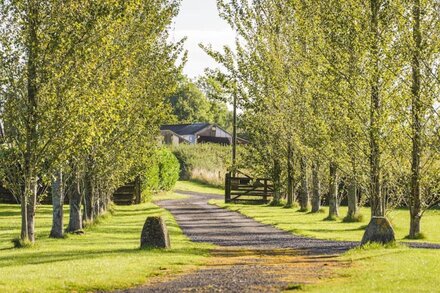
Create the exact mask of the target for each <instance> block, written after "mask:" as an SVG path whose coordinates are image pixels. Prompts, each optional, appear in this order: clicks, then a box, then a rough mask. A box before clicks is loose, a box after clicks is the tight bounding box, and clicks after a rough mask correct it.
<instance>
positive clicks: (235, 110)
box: [232, 92, 237, 177]
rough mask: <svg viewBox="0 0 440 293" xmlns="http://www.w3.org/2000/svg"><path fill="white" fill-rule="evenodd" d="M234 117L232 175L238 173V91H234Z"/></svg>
mask: <svg viewBox="0 0 440 293" xmlns="http://www.w3.org/2000/svg"><path fill="white" fill-rule="evenodd" d="M233 115H234V118H233V122H232V127H233V130H232V176H233V177H235V175H236V167H235V164H236V159H237V93H235V92H234V114H233Z"/></svg>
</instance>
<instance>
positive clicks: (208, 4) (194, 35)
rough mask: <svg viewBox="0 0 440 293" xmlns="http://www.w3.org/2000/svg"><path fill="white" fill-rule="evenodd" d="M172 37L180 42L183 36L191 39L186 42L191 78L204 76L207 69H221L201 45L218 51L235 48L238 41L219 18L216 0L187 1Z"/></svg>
mask: <svg viewBox="0 0 440 293" xmlns="http://www.w3.org/2000/svg"><path fill="white" fill-rule="evenodd" d="M172 36H173V37H174V39H175V40H176V41H177V40H179V39H181V38H183V37H187V38H188V39H187V40H186V42H185V48H186V49H187V50H188V62H187V63H186V66H185V69H184V73H185V74H186V75H188V76H189V77H191V78H193V77H197V76H199V75H202V74H203V71H204V69H205V68H206V67H209V68H215V67H218V65H217V64H216V63H215V62H214V61H213V60H212V59H211V57H209V56H208V55H207V54H206V53H205V52H203V50H202V49H200V48H199V43H203V44H211V45H212V46H213V48H214V49H217V50H219V49H221V48H222V47H223V46H224V45H229V46H233V44H234V42H235V33H234V32H233V31H232V29H231V28H230V27H229V25H228V24H227V23H226V22H225V21H224V20H223V19H221V18H220V16H219V15H218V12H217V5H216V0H183V1H182V6H181V8H180V13H179V15H178V16H177V18H176V19H175V22H174V32H173V33H172Z"/></svg>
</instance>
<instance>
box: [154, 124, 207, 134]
mask: <svg viewBox="0 0 440 293" xmlns="http://www.w3.org/2000/svg"><path fill="white" fill-rule="evenodd" d="M210 125H211V124H209V123H193V124H171V125H162V126H161V127H160V130H170V131H172V132H174V133H177V134H178V135H193V134H196V133H197V132H199V131H200V130H203V129H205V128H206V127H208V126H210Z"/></svg>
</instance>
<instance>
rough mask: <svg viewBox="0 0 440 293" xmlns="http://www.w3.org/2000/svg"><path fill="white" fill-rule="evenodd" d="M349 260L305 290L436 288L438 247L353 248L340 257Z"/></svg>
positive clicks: (439, 262) (439, 264) (401, 291)
mask: <svg viewBox="0 0 440 293" xmlns="http://www.w3.org/2000/svg"><path fill="white" fill-rule="evenodd" d="M340 259H341V260H343V261H347V262H349V263H351V265H350V266H349V267H347V268H343V269H339V270H336V271H335V276H334V277H333V278H332V279H328V280H324V281H322V282H320V283H318V284H316V285H310V286H306V287H305V288H304V289H305V291H309V292H347V293H348V292H350V293H352V292H399V293H405V292H408V293H412V292H438V290H439V289H438V276H439V275H440V250H430V249H409V248H406V247H401V246H397V247H392V248H383V247H380V246H377V247H367V248H366V249H363V248H356V249H353V250H351V251H349V252H348V253H346V254H345V255H343V256H341V257H340Z"/></svg>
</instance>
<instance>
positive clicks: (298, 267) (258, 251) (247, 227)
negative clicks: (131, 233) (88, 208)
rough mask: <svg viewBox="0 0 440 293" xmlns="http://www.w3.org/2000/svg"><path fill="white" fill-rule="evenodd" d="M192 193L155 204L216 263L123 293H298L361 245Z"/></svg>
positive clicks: (329, 272)
mask: <svg viewBox="0 0 440 293" xmlns="http://www.w3.org/2000/svg"><path fill="white" fill-rule="evenodd" d="M178 193H183V194H189V195H190V197H189V198H187V199H179V200H165V201H160V202H158V203H157V204H158V205H159V206H161V207H162V208H165V209H167V210H169V211H170V212H171V213H172V214H173V216H174V217H175V219H176V221H177V223H178V224H179V226H180V227H181V228H182V230H183V232H184V233H185V234H186V235H187V236H188V237H189V238H190V239H191V240H192V241H196V242H209V243H213V244H216V245H218V246H219V247H220V248H219V249H217V250H215V251H214V252H213V254H214V258H213V260H214V261H215V262H214V263H210V264H207V265H206V266H205V267H203V268H201V269H199V270H197V271H195V272H193V273H190V274H185V275H181V276H177V277H176V278H175V279H172V280H168V281H160V282H153V283H152V284H150V285H147V286H145V287H140V288H134V289H129V290H126V291H124V292H280V291H283V290H286V289H289V288H290V289H298V288H300V287H301V284H307V283H315V282H317V281H318V280H319V279H322V278H325V277H328V276H329V275H330V274H331V270H332V267H334V266H337V267H340V266H344V265H346V264H344V263H342V262H341V261H339V260H337V259H335V258H336V256H337V255H339V254H341V253H343V252H345V251H347V250H349V249H351V248H353V247H355V246H357V245H359V242H347V241H346V242H341V241H328V240H319V239H311V238H307V237H303V236H298V235H294V234H291V233H289V232H285V231H282V230H279V229H277V228H274V227H272V226H269V225H264V224H261V223H258V222H256V221H254V220H253V219H251V218H248V217H245V216H243V215H241V214H239V213H237V212H233V211H228V210H226V209H222V208H219V207H216V206H213V205H209V204H208V201H209V200H210V199H213V198H219V196H218V195H209V194H198V193H188V192H178ZM410 246H412V247H422V248H440V245H432V244H423V243H419V244H410Z"/></svg>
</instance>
